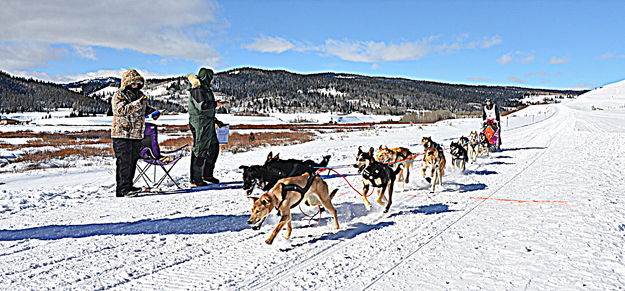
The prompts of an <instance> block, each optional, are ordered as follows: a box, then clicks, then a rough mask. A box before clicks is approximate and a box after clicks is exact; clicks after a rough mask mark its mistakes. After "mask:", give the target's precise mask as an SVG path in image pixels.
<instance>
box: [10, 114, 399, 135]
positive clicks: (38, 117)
mask: <svg viewBox="0 0 625 291" xmlns="http://www.w3.org/2000/svg"><path fill="white" fill-rule="evenodd" d="M70 113H71V109H62V110H59V111H55V112H51V113H50V115H51V116H52V118H49V119H44V118H43V117H44V116H46V115H47V113H44V112H26V113H15V114H9V115H8V117H9V118H14V119H18V120H20V121H28V124H26V125H6V126H0V132H10V131H21V130H32V131H34V132H55V131H82V130H94V129H110V127H111V122H112V121H113V117H112V116H97V117H74V118H67V116H68V115H69V114H70ZM217 118H218V119H219V120H221V121H223V122H224V123H228V124H286V123H297V122H299V121H301V120H304V122H306V123H308V122H312V123H328V122H330V121H333V122H339V123H363V122H384V121H390V120H392V121H398V120H399V119H401V116H397V115H364V114H361V113H352V114H348V115H336V114H331V113H301V114H298V113H273V114H270V116H237V115H233V114H217ZM342 120H343V121H342ZM150 122H153V123H156V124H159V125H162V124H167V125H185V124H188V123H189V115H188V114H186V113H183V114H172V115H168V114H163V115H161V117H160V118H159V119H158V120H157V121H153V120H151V119H150Z"/></svg>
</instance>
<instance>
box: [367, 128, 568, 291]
mask: <svg viewBox="0 0 625 291" xmlns="http://www.w3.org/2000/svg"><path fill="white" fill-rule="evenodd" d="M561 127H562V126H561ZM553 130H554V132H555V134H554V135H553V136H552V137H551V138H550V139H549V143H548V144H547V146H546V147H545V149H544V150H543V151H542V152H541V153H540V154H538V155H536V156H535V157H534V158H533V159H532V160H531V162H529V163H528V164H527V165H526V166H524V167H523V169H521V170H520V171H518V172H517V173H515V174H514V175H513V176H512V177H511V178H510V179H507V180H506V182H504V183H502V184H501V185H500V186H498V187H497V188H496V189H495V190H494V191H493V192H492V193H491V194H490V195H488V196H487V198H490V197H492V196H493V195H495V194H497V193H498V192H499V191H501V190H502V189H504V188H505V187H506V186H507V185H509V184H510V182H512V181H513V180H514V179H516V178H517V177H518V176H520V175H521V174H523V173H524V172H525V171H527V170H528V169H529V168H530V167H531V166H532V165H533V164H534V163H535V162H537V161H538V160H540V158H541V157H542V156H544V154H545V153H546V152H547V151H548V150H549V149H550V148H551V145H552V144H553V142H554V140H556V138H557V137H558V136H560V135H561V134H562V131H561V130H557V129H553ZM537 136H538V135H534V137H532V139H530V140H533V139H534V138H536V137H537ZM527 144H529V141H527V142H526V143H525V144H524V145H527ZM487 200H488V199H484V200H480V201H479V202H477V203H475V205H474V206H473V207H471V208H470V209H469V210H468V211H466V212H465V213H463V214H462V215H461V216H460V217H458V219H456V220H454V221H453V222H452V223H450V224H449V225H447V226H446V227H445V228H443V229H442V230H441V231H439V232H438V233H436V234H435V235H434V236H432V237H430V238H428V239H427V240H426V241H425V242H423V243H421V244H419V245H418V247H417V248H416V249H414V250H413V251H411V252H409V253H408V254H407V255H406V256H403V258H402V259H401V260H400V261H399V262H397V263H395V264H394V265H393V266H392V267H391V268H389V269H387V270H386V271H384V272H382V273H381V274H380V275H379V276H378V277H376V278H375V279H374V280H372V281H371V282H370V283H369V284H367V285H366V286H365V287H364V288H362V290H367V289H369V288H371V287H373V285H375V284H376V283H377V282H379V281H380V280H381V279H382V278H384V277H385V276H386V275H388V274H389V273H390V272H391V271H393V270H394V269H395V268H397V267H398V266H400V265H401V264H403V263H404V262H405V261H406V260H407V259H408V258H410V257H411V256H413V255H414V254H416V253H417V252H419V251H420V250H421V249H422V248H423V247H425V246H427V245H428V244H430V243H431V242H432V241H434V240H435V239H436V238H438V237H440V236H441V235H442V234H443V233H445V232H446V231H448V230H449V229H451V228H452V227H453V226H454V225H455V224H456V223H458V222H459V221H460V220H462V219H463V218H465V217H466V216H467V215H469V214H470V213H471V212H473V210H475V209H476V208H478V207H479V206H480V205H482V204H483V203H485V202H486V201H487ZM415 230H416V229H415ZM413 231H414V230H413ZM411 232H412V231H411ZM414 242H415V243H416V242H418V240H415V241H414ZM409 245H410V244H409Z"/></svg>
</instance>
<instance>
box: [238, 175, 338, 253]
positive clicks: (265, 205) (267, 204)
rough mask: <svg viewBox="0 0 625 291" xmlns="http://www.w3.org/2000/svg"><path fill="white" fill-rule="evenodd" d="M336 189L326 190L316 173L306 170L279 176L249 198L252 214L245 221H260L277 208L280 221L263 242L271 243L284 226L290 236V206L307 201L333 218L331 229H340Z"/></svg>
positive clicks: (258, 222)
mask: <svg viewBox="0 0 625 291" xmlns="http://www.w3.org/2000/svg"><path fill="white" fill-rule="evenodd" d="M337 190H338V189H335V190H334V191H332V193H329V192H328V184H327V183H326V182H325V181H323V179H321V177H319V176H317V175H310V174H309V173H305V174H303V175H301V176H296V177H289V178H284V179H280V180H279V181H278V183H277V184H276V185H275V186H273V188H271V190H269V191H268V192H267V193H265V194H263V195H261V196H260V197H250V198H251V199H252V200H253V201H254V205H253V206H252V215H251V216H250V219H249V220H248V221H247V223H248V224H251V225H258V224H262V223H263V221H264V220H265V218H267V215H269V213H271V211H273V209H274V208H275V209H277V210H278V213H279V214H280V222H278V225H277V226H276V228H275V229H274V230H273V232H271V234H270V235H269V238H267V240H266V241H265V243H267V244H271V243H273V240H274V239H275V238H276V235H278V232H279V231H280V230H281V229H282V228H283V227H284V226H285V225H286V234H285V235H284V237H285V238H286V239H289V238H290V237H291V231H292V227H291V208H293V207H296V206H297V205H298V204H299V203H300V202H302V201H306V202H307V203H308V205H312V206H317V205H322V206H323V207H324V208H325V209H327V210H328V211H329V212H330V214H332V216H333V217H334V228H336V229H338V228H339V221H338V217H337V214H336V209H335V208H334V206H333V205H332V198H334V195H336V192H337Z"/></svg>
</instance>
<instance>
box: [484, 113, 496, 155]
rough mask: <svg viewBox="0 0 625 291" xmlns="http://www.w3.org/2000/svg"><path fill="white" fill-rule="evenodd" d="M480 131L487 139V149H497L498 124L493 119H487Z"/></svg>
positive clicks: (490, 150) (494, 150) (491, 150)
mask: <svg viewBox="0 0 625 291" xmlns="http://www.w3.org/2000/svg"><path fill="white" fill-rule="evenodd" d="M482 132H483V133H484V136H486V139H487V140H488V151H489V152H496V151H499V124H498V123H497V121H496V120H494V119H488V120H486V122H484V125H483V126H482Z"/></svg>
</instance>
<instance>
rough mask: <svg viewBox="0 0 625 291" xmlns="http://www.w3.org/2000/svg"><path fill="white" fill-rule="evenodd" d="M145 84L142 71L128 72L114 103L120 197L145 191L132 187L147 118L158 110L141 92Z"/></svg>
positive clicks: (115, 147)
mask: <svg viewBox="0 0 625 291" xmlns="http://www.w3.org/2000/svg"><path fill="white" fill-rule="evenodd" d="M144 83H145V80H144V79H143V77H141V75H139V72H137V71H136V70H133V69H131V70H127V71H126V72H124V74H123V75H122V79H121V86H120V87H119V90H117V92H115V94H114V95H113V98H112V100H111V103H112V110H113V124H112V129H111V138H113V151H114V152H115V158H116V159H117V161H116V166H117V168H116V182H117V187H116V196H117V197H123V196H126V195H127V194H129V193H132V192H137V191H140V190H141V189H140V188H137V187H134V186H133V185H132V184H133V179H134V176H135V169H136V167H137V161H138V160H139V152H140V151H141V147H142V146H141V139H142V138H143V130H144V125H145V116H147V115H149V114H150V113H152V112H154V111H155V110H154V108H152V107H150V106H148V104H147V96H145V94H143V92H141V88H143V85H144ZM158 115H159V114H158V113H156V114H153V115H152V118H153V119H157V118H158Z"/></svg>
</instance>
